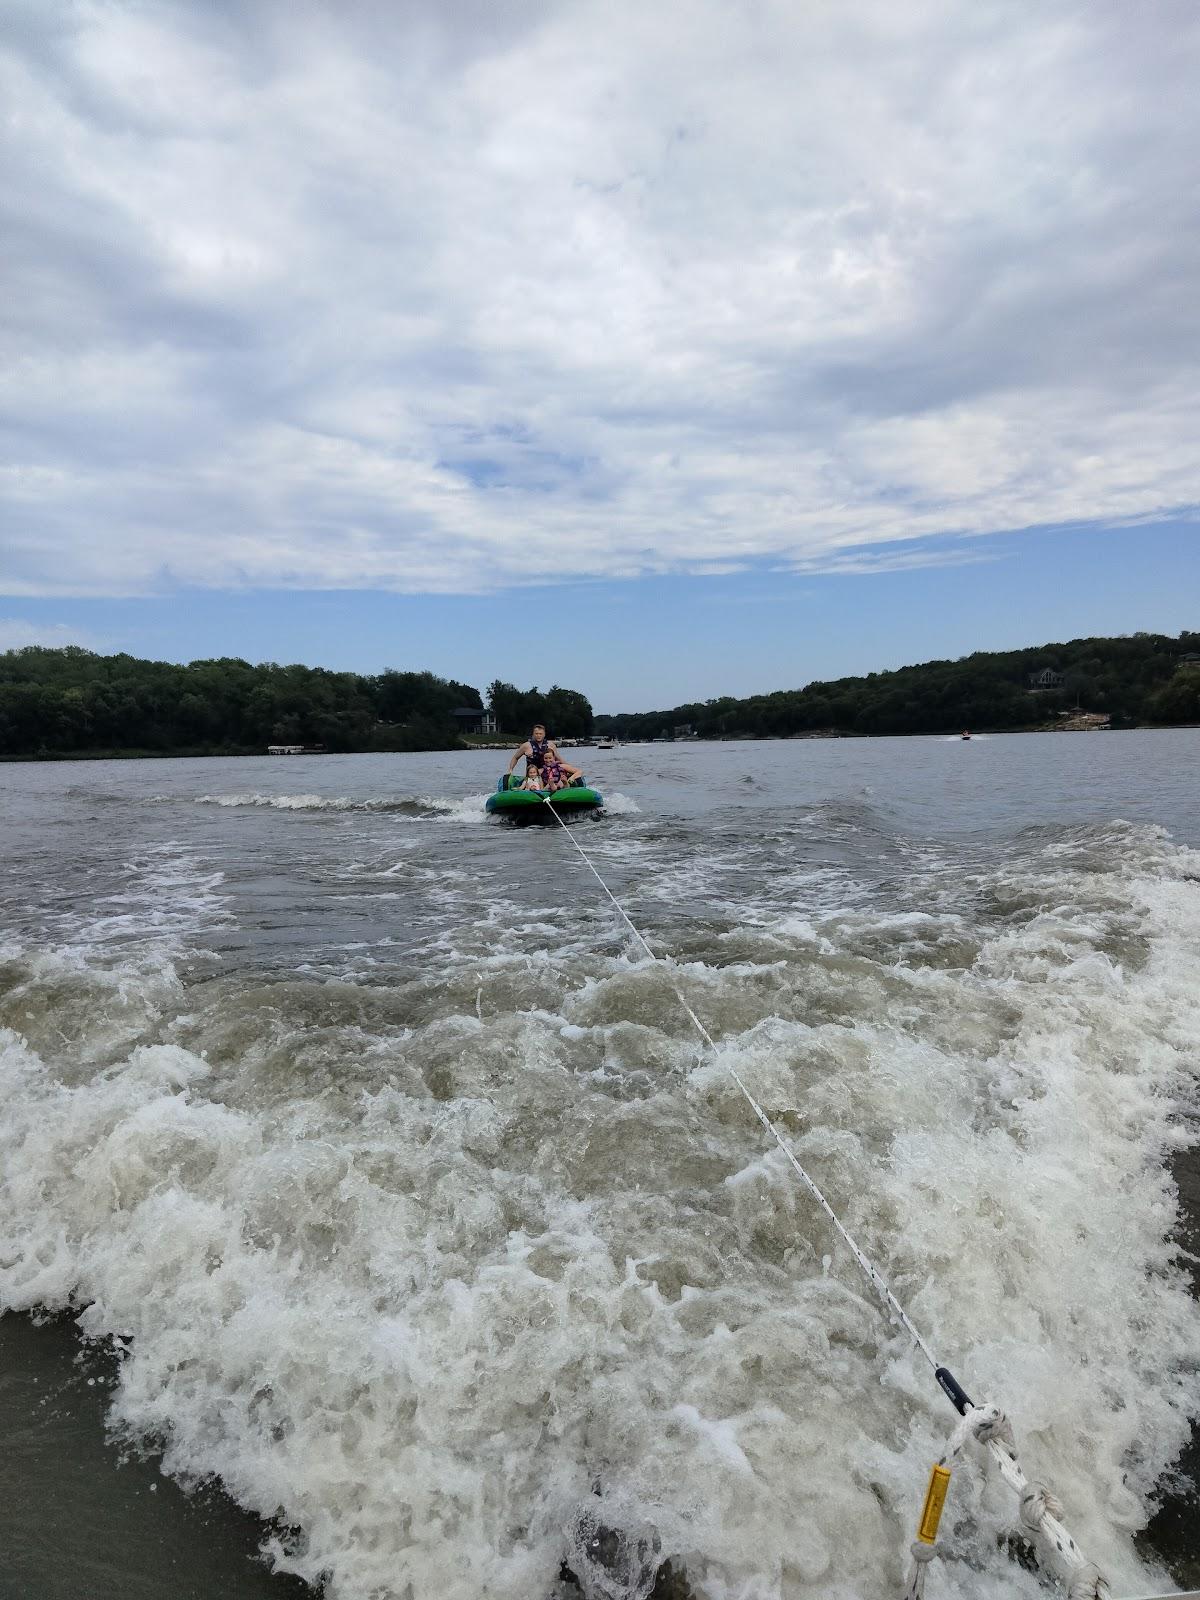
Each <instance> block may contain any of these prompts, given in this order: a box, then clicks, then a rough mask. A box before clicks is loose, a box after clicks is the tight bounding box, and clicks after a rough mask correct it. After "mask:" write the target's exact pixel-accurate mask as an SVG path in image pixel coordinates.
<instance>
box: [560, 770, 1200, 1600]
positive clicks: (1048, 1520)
mask: <svg viewBox="0 0 1200 1600" xmlns="http://www.w3.org/2000/svg"><path fill="white" fill-rule="evenodd" d="M541 798H542V800H543V801H544V802H545V804H546V807H547V809H548V810H549V812H550V815H551V816H552V817H553V818H554V820H555V822H557V823H558V825H559V827H560V828H561V829H562V831H563V832H564V833H565V834H566V836H567V838H568V839H569V840H570V841H571V843H572V844H573V845H574V846H575V849H576V850H577V851H578V852H579V855H580V858H581V859H582V861H583V863H584V865H585V866H586V867H587V869H588V871H589V872H591V874H592V876H593V877H594V878H595V880H596V882H597V883H598V884H599V885H600V887H601V889H603V890H604V893H605V894H606V895H607V896H608V898H609V900H610V901H611V902H612V904H613V906H614V907H615V909H616V911H617V914H618V915H619V916H620V917H621V919H622V921H623V922H624V923H625V925H626V927H627V928H628V929H629V931H630V933H631V934H632V935H633V937H634V938H635V939H636V940H637V942H638V944H639V945H640V946H641V948H642V949H643V950H644V951H645V952H646V955H647V956H648V957H649V959H650V960H651V961H653V962H656V963H657V964H658V965H659V966H660V967H662V968H664V969H665V970H666V972H667V973H668V980H667V981H668V982H669V983H670V985H671V988H672V990H673V991H674V994H675V998H676V999H677V1000H678V1001H679V1004H680V1006H681V1007H682V1008H683V1011H684V1013H685V1015H686V1016H687V1017H688V1019H689V1021H690V1022H691V1024H692V1026H693V1027H694V1028H695V1030H696V1032H697V1033H698V1034H699V1035H700V1038H701V1039H702V1040H703V1041H704V1043H705V1044H706V1045H707V1046H708V1047H709V1049H710V1050H711V1051H712V1053H713V1057H714V1059H715V1060H716V1061H717V1062H718V1063H719V1064H720V1066H721V1067H722V1069H723V1070H724V1071H725V1073H726V1074H727V1075H728V1076H729V1077H730V1078H731V1079H732V1081H733V1082H734V1083H735V1084H736V1085H737V1087H738V1089H739V1091H740V1092H741V1094H742V1095H743V1097H744V1098H745V1100H746V1102H747V1104H748V1105H749V1106H750V1109H751V1110H752V1111H753V1112H754V1115H755V1116H756V1117H757V1118H758V1120H759V1122H760V1123H761V1124H762V1126H763V1128H764V1129H765V1130H766V1132H767V1133H768V1134H769V1135H770V1137H771V1138H772V1139H773V1140H774V1141H775V1143H776V1144H777V1145H778V1146H779V1148H780V1150H781V1151H782V1152H783V1154H784V1156H785V1157H786V1159H787V1161H788V1164H789V1165H790V1166H791V1168H792V1170H793V1171H794V1172H795V1174H796V1176H797V1177H798V1178H799V1179H800V1181H801V1183H802V1184H803V1185H804V1187H805V1188H806V1189H807V1190H808V1192H809V1194H810V1195H812V1197H813V1199H814V1200H815V1201H816V1202H817V1204H818V1205H819V1206H820V1208H821V1210H822V1211H823V1212H824V1213H825V1215H826V1217H828V1219H829V1221H830V1222H831V1223H832V1224H833V1226H834V1228H835V1229H836V1231H837V1233H838V1235H839V1236H840V1237H841V1239H842V1240H843V1241H844V1242H845V1244H846V1245H847V1247H848V1248H849V1250H850V1253H851V1255H852V1256H853V1257H854V1259H855V1261H856V1262H857V1264H858V1267H859V1270H860V1271H861V1272H862V1274H863V1276H864V1277H865V1278H866V1280H867V1282H868V1283H869V1284H870V1285H871V1288H872V1289H873V1290H874V1291H875V1294H876V1296H877V1297H878V1299H879V1300H880V1302H881V1303H882V1305H883V1308H884V1311H885V1312H886V1313H887V1315H888V1318H889V1320H891V1321H895V1322H899V1323H900V1325H901V1326H902V1327H903V1328H904V1330H905V1332H906V1333H908V1335H909V1336H910V1337H911V1339H912V1340H913V1343H914V1344H915V1345H916V1347H917V1349H918V1350H919V1351H920V1352H921V1354H922V1355H923V1356H924V1357H925V1360H926V1361H927V1362H928V1363H929V1365H930V1367H931V1368H932V1369H933V1375H934V1378H935V1379H936V1380H937V1383H938V1386H939V1387H940V1388H941V1390H942V1392H943V1393H944V1394H945V1395H946V1397H947V1399H949V1401H950V1403H951V1404H952V1405H953V1406H954V1408H955V1410H956V1411H957V1412H958V1413H959V1417H960V1419H961V1420H960V1421H959V1423H958V1425H957V1426H956V1427H955V1429H954V1432H953V1433H952V1434H951V1435H950V1438H949V1441H948V1442H947V1445H946V1448H945V1450H944V1451H943V1452H942V1454H941V1455H940V1456H939V1457H938V1459H937V1461H936V1462H935V1463H934V1465H933V1468H932V1470H931V1472H930V1475H929V1485H928V1488H927V1490H926V1494H925V1503H924V1506H923V1507H922V1510H921V1516H920V1520H919V1523H918V1526H917V1537H916V1539H915V1540H914V1541H913V1544H912V1546H911V1561H910V1565H909V1569H908V1574H907V1578H906V1581H905V1585H904V1588H903V1590H902V1591H901V1592H902V1595H903V1600H922V1597H923V1596H924V1593H925V1574H926V1571H927V1570H928V1567H929V1564H930V1562H931V1561H932V1560H933V1558H934V1556H935V1555H937V1554H938V1551H939V1546H938V1542H937V1535H938V1525H939V1523H940V1521H941V1516H942V1510H943V1508H944V1506H945V1503H946V1495H947V1492H948V1490H949V1487H950V1477H951V1463H952V1462H954V1461H956V1460H957V1458H958V1457H959V1456H960V1455H961V1454H962V1452H963V1450H964V1449H965V1447H966V1446H967V1444H968V1443H969V1442H971V1441H972V1440H974V1441H975V1442H976V1443H978V1444H980V1445H982V1446H983V1447H984V1448H986V1450H987V1452H988V1454H989V1455H990V1456H991V1457H992V1459H993V1460H994V1461H995V1462H996V1464H997V1466H998V1467H999V1469H1000V1476H1001V1477H1002V1478H1003V1479H1004V1482H1005V1483H1007V1484H1008V1486H1009V1488H1010V1489H1012V1491H1013V1493H1014V1494H1015V1495H1016V1497H1017V1506H1018V1516H1019V1518H1020V1522H1021V1525H1022V1527H1023V1528H1024V1529H1025V1530H1026V1532H1027V1533H1029V1534H1030V1535H1031V1536H1032V1538H1033V1540H1034V1541H1035V1544H1036V1546H1037V1548H1038V1549H1039V1550H1040V1551H1041V1552H1042V1554H1043V1555H1045V1556H1046V1557H1048V1558H1049V1561H1050V1563H1051V1565H1052V1566H1054V1567H1056V1568H1057V1569H1058V1576H1059V1577H1060V1578H1061V1579H1062V1581H1063V1583H1064V1584H1065V1585H1066V1591H1067V1600H1113V1597H1112V1590H1111V1588H1110V1587H1109V1584H1108V1581H1107V1579H1106V1578H1105V1577H1104V1575H1103V1574H1102V1573H1101V1571H1100V1569H1099V1568H1098V1567H1096V1566H1095V1565H1093V1563H1092V1562H1090V1561H1088V1560H1087V1558H1086V1557H1085V1556H1084V1554H1083V1552H1082V1551H1081V1550H1080V1548H1079V1546H1078V1545H1077V1544H1076V1543H1075V1540H1074V1539H1073V1538H1072V1536H1071V1534H1070V1532H1069V1531H1068V1529H1067V1528H1066V1526H1065V1525H1064V1523H1063V1521H1062V1514H1063V1507H1062V1503H1061V1501H1059V1500H1058V1498H1057V1497H1056V1496H1055V1495H1054V1494H1052V1493H1051V1491H1050V1490H1049V1489H1048V1488H1047V1487H1046V1485H1045V1484H1043V1483H1039V1482H1033V1483H1030V1481H1029V1480H1028V1479H1027V1478H1026V1476H1025V1473H1024V1471H1023V1470H1022V1468H1021V1463H1020V1461H1019V1460H1018V1458H1017V1447H1016V1441H1015V1439H1014V1437H1013V1430H1012V1426H1011V1424H1010V1423H1009V1421H1008V1419H1007V1417H1006V1416H1005V1414H1004V1412H1003V1411H1001V1410H1000V1408H999V1407H998V1406H994V1405H975V1404H974V1403H973V1401H972V1400H971V1399H970V1397H969V1396H968V1395H967V1393H966V1391H965V1390H964V1389H963V1387H962V1385H961V1384H960V1383H959V1382H958V1380H957V1379H956V1378H955V1376H954V1374H953V1373H952V1372H951V1371H950V1370H949V1368H947V1367H944V1366H942V1365H941V1364H940V1363H939V1362H938V1361H937V1359H936V1358H935V1356H934V1354H933V1352H932V1350H931V1349H930V1347H929V1345H928V1343H927V1342H926V1341H925V1339H924V1338H923V1337H922V1335H921V1333H920V1331H919V1330H918V1328H917V1327H916V1325H915V1323H914V1322H913V1321H912V1318H911V1317H910V1316H909V1315H908V1312H907V1311H905V1309H904V1307H903V1306H902V1305H901V1304H900V1301H899V1300H898V1299H897V1298H896V1296H895V1294H894V1293H893V1292H892V1289H891V1286H890V1285H889V1283H888V1281H887V1279H886V1278H885V1277H884V1275H883V1273H882V1272H880V1270H879V1268H878V1267H877V1266H875V1264H874V1263H873V1262H872V1261H871V1260H870V1258H869V1257H868V1256H867V1254H866V1252H865V1251H864V1250H863V1249H862V1248H861V1246H860V1245H859V1244H858V1241H857V1240H856V1239H855V1238H854V1236H853V1235H852V1234H851V1232H850V1230H849V1229H848V1228H847V1227H846V1225H845V1223H844V1222H843V1221H842V1219H841V1218H840V1217H839V1216H838V1214H837V1212H836V1211H835V1210H834V1209H833V1207H832V1206H831V1205H830V1203H829V1201H828V1200H827V1199H826V1198H825V1196H824V1194H823V1193H822V1192H821V1189H820V1187H819V1185H818V1184H817V1182H816V1180H815V1179H814V1178H813V1177H812V1175H811V1174H810V1173H809V1172H808V1171H807V1170H806V1169H805V1167H804V1166H803V1164H802V1163H801V1161H800V1159H799V1157H798V1156H797V1155H796V1152H795V1151H794V1150H793V1149H792V1147H791V1145H790V1144H789V1143H788V1141H787V1140H786V1139H785V1138H784V1136H783V1134H782V1133H781V1132H780V1131H779V1129H778V1128H777V1127H776V1125H775V1123H774V1122H773V1121H772V1120H771V1118H770V1117H769V1116H768V1115H767V1113H766V1112H765V1111H764V1110H763V1108H762V1106H761V1105H760V1104H759V1103H758V1101H757V1100H756V1099H755V1097H754V1095H753V1094H752V1093H751V1092H750V1090H749V1089H748V1088H747V1086H746V1084H745V1082H744V1081H743V1079H742V1078H741V1076H740V1075H739V1073H738V1072H737V1070H736V1068H734V1067H733V1066H731V1065H730V1063H729V1062H728V1061H727V1060H725V1059H723V1057H722V1054H721V1051H720V1050H719V1049H718V1047H717V1043H716V1041H715V1040H714V1038H713V1036H712V1034H711V1033H709V1031H708V1029H707V1028H706V1027H705V1026H704V1024H703V1022H701V1020H700V1018H699V1017H698V1016H697V1015H696V1013H695V1011H694V1010H693V1009H692V1006H691V1005H690V1004H689V1002H688V1000H687V997H686V996H685V995H684V993H683V991H682V989H681V988H680V987H679V985H678V983H676V981H675V979H674V977H672V976H670V974H671V972H672V970H673V968H674V965H675V963H674V962H673V961H672V960H671V959H670V957H663V956H659V955H656V954H655V952H654V951H653V950H652V949H651V948H650V945H649V944H648V943H647V941H646V938H645V935H644V934H643V933H642V931H641V929H640V928H639V927H638V926H637V924H636V923H635V922H634V921H633V918H632V917H631V916H630V915H629V913H628V912H627V911H626V910H625V907H624V906H623V905H622V904H621V902H620V901H619V900H618V899H617V897H616V895H615V894H614V893H613V892H612V890H611V889H610V888H609V886H608V884H607V883H606V882H605V881H604V879H603V877H602V876H601V875H600V872H599V870H598V869H597V867H596V866H595V864H594V862H593V861H592V859H591V857H590V856H589V855H588V853H587V851H586V850H585V849H584V848H583V846H582V845H581V844H580V843H579V841H578V839H576V837H575V835H574V833H573V832H572V830H571V829H570V828H568V827H567V825H566V823H565V822H564V821H563V819H562V818H561V817H560V816H559V814H558V812H557V811H556V810H555V809H554V806H553V805H552V804H551V799H550V796H549V795H546V794H543V795H542V796H541ZM1130 1600H1135V1597H1130ZM1136 1600H1200V1589H1188V1590H1177V1591H1173V1592H1172V1593H1171V1594H1169V1595H1166V1594H1164V1595H1144V1596H1138V1597H1136Z"/></svg>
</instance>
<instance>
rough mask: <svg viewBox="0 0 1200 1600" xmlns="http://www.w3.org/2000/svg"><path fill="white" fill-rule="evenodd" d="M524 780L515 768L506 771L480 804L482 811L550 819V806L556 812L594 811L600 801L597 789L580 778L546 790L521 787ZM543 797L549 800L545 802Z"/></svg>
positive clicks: (525, 819)
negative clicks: (560, 786)
mask: <svg viewBox="0 0 1200 1600" xmlns="http://www.w3.org/2000/svg"><path fill="white" fill-rule="evenodd" d="M523 781H524V780H523V779H521V778H518V777H517V775H516V773H515V772H506V773H505V774H504V776H503V777H502V778H501V779H500V781H499V783H497V785H496V792H495V794H490V795H488V797H487V800H486V802H485V804H484V809H485V810H486V811H491V812H495V813H497V814H498V815H500V816H505V817H511V818H512V819H513V821H514V822H553V821H554V818H553V817H552V816H551V815H550V806H553V807H554V809H555V811H557V812H558V813H559V815H560V816H561V815H563V814H564V813H565V814H566V815H568V816H569V815H571V814H573V813H576V812H579V813H582V812H587V811H595V810H596V809H597V807H599V806H602V805H603V804H604V796H603V795H602V794H601V793H600V791H599V790H598V789H589V788H588V787H587V786H586V785H585V784H584V783H583V782H582V780H576V782H575V783H573V784H572V785H571V787H570V788H569V789H556V790H555V791H554V793H553V794H550V793H549V792H548V791H547V790H545V789H522V788H521V787H520V785H521V783H522V782H523ZM547 801H549V802H550V804H549V805H547V803H546V802H547Z"/></svg>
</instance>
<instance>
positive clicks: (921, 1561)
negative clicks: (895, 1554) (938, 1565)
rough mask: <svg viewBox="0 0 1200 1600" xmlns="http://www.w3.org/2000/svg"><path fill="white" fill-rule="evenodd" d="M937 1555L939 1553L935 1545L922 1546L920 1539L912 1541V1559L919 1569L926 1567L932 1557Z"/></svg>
mask: <svg viewBox="0 0 1200 1600" xmlns="http://www.w3.org/2000/svg"><path fill="white" fill-rule="evenodd" d="M939 1553H940V1552H939V1550H938V1547H937V1545H936V1544H922V1543H921V1541H920V1539H916V1540H914V1541H913V1544H912V1558H913V1560H914V1561H915V1562H916V1563H917V1565H918V1566H920V1567H925V1566H928V1565H929V1563H930V1562H931V1561H932V1560H933V1558H934V1556H936V1555H938V1554H939Z"/></svg>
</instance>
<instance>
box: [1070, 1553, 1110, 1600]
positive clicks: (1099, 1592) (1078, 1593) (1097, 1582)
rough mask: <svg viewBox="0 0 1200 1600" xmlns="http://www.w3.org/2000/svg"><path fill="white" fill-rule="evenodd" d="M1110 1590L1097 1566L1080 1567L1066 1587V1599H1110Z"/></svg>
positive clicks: (1089, 1563)
mask: <svg viewBox="0 0 1200 1600" xmlns="http://www.w3.org/2000/svg"><path fill="white" fill-rule="evenodd" d="M1111 1595H1112V1590H1111V1589H1110V1588H1109V1587H1108V1584H1107V1583H1106V1582H1105V1580H1104V1578H1103V1577H1102V1576H1101V1574H1100V1569H1099V1567H1094V1566H1092V1564H1091V1562H1090V1561H1089V1562H1088V1564H1087V1566H1085V1567H1080V1569H1079V1571H1078V1572H1077V1573H1076V1574H1075V1576H1074V1577H1073V1578H1072V1579H1071V1582H1070V1585H1069V1587H1068V1589H1067V1600H1110V1597H1111Z"/></svg>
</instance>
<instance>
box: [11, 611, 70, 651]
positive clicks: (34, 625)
mask: <svg viewBox="0 0 1200 1600" xmlns="http://www.w3.org/2000/svg"><path fill="white" fill-rule="evenodd" d="M87 643H88V641H87V638H86V637H85V635H84V634H83V633H82V632H81V630H80V629H78V628H72V627H69V626H68V625H67V624H66V623H65V622H29V621H28V620H27V619H26V618H24V617H0V650H21V649H23V648H24V646H25V645H29V644H44V645H50V646H52V647H54V648H59V647H61V646H62V645H65V644H82V645H86V644H87Z"/></svg>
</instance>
